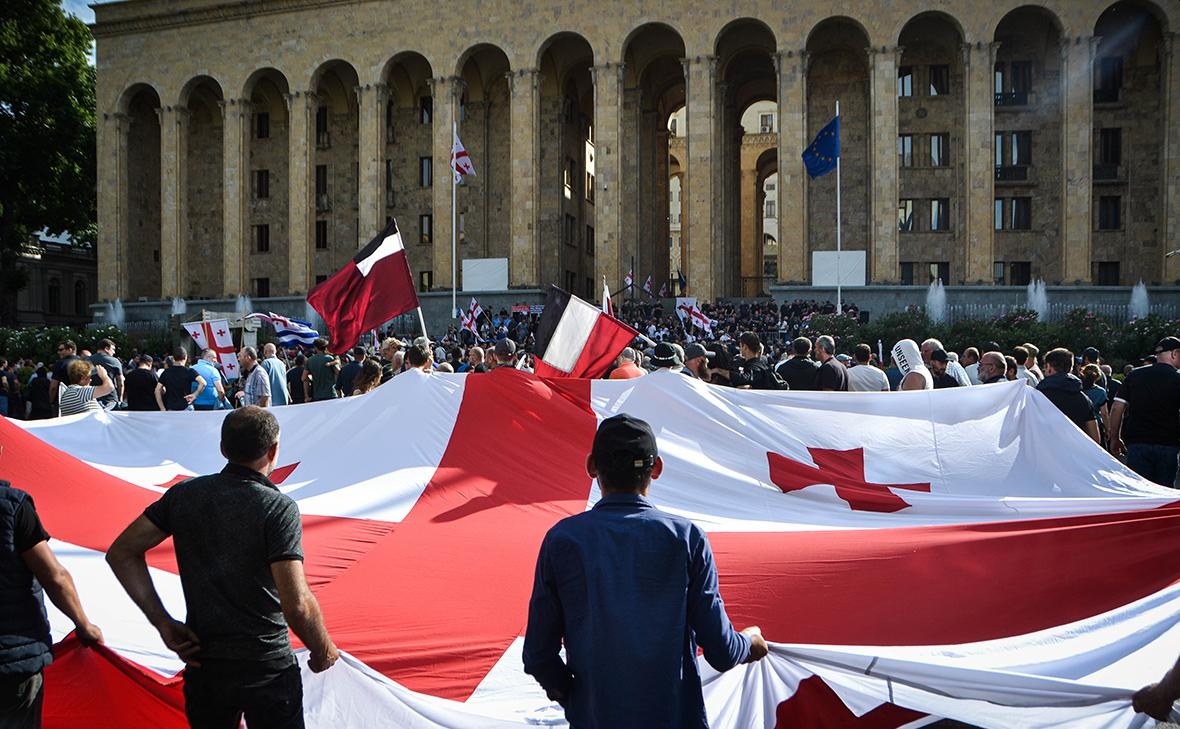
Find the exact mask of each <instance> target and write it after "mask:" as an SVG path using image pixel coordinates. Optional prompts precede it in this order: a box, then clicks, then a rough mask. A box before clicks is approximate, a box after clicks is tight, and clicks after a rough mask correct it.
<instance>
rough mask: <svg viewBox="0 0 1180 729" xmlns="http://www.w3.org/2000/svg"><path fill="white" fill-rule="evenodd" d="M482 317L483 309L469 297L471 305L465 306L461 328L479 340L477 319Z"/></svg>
mask: <svg viewBox="0 0 1180 729" xmlns="http://www.w3.org/2000/svg"><path fill="white" fill-rule="evenodd" d="M481 316H483V307H481V306H480V305H479V302H478V301H476V300H475V297H474V296H472V297H471V303H470V304H468V305H467V311H466V312H464V313H463V328H464V329H466V330H467V331H469V332H471V333H472V334H474V335H475V338H476V339H479V318H480V317H481Z"/></svg>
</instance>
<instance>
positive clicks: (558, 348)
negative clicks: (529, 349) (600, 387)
mask: <svg viewBox="0 0 1180 729" xmlns="http://www.w3.org/2000/svg"><path fill="white" fill-rule="evenodd" d="M637 336H639V332H637V331H635V330H634V329H632V328H631V327H629V326H627V325H626V324H624V323H623V322H621V321H619V320H618V319H616V318H614V317H613V316H609V315H607V314H604V313H603V312H602V310H600V309H599V308H598V307H596V306H594V305H593V304H589V303H587V302H585V301H582V300H581V299H579V298H578V297H577V296H574V295H572V294H570V293H569V292H566V291H562V290H561V289H559V288H557V287H556V286H551V287H550V288H549V296H548V297H547V298H546V299H545V312H544V313H543V314H541V321H540V322H538V323H537V335H536V337H537V339H536V341H537V348H536V351H535V352H534V354H535V355H536V360H537V361H536V363H535V366H534V368H533V370H534V371H535V372H536V373H537V374H538V375H542V376H544V377H601V376H602V375H603V374H605V373H606V371H607V369H609V368H610V366H611V365H612V364H613V363H614V361H615V358H616V357H618V356H619V352H622V351H623V348H624V347H626V346H627V345H628V344H630V343H631V342H632V341H633V340H634V339H635V337H637Z"/></svg>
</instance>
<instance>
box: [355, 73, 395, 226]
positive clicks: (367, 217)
mask: <svg viewBox="0 0 1180 729" xmlns="http://www.w3.org/2000/svg"><path fill="white" fill-rule="evenodd" d="M356 100H357V108H358V117H359V122H358V123H359V125H360V129H359V134H358V139H359V142H360V146H359V149H358V150H357V163H358V165H359V168H360V169H359V171H358V179H357V184H358V185H359V189H358V190H357V220H358V222H359V226H358V227H359V230H358V231H357V248H361V247H363V246H364V245H365V244H366V243H368V242H369V241H370V240H371V239H372V238H373V236H375V235H377V233H378V232H380V231H381V229H382V228H384V227H385V105H386V103H388V101H389V87H388V86H386V85H385V84H381V83H378V84H365V85H363V86H358V87H356Z"/></svg>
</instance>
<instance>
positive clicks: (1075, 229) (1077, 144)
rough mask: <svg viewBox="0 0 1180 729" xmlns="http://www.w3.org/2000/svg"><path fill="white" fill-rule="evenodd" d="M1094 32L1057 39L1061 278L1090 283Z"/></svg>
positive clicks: (1092, 212)
mask: <svg viewBox="0 0 1180 729" xmlns="http://www.w3.org/2000/svg"><path fill="white" fill-rule="evenodd" d="M1098 41H1099V39H1098V38H1095V37H1085V36H1079V37H1077V38H1067V39H1065V40H1063V41H1062V42H1061V116H1062V119H1061V278H1062V280H1063V281H1064V282H1065V283H1074V282H1078V283H1089V281H1090V258H1091V231H1092V230H1093V227H1094V224H1093V219H1094V218H1093V216H1094V211H1093V205H1092V204H1091V199H1092V197H1093V190H1094V181H1093V177H1094V130H1093V128H1092V127H1093V119H1094V72H1093V59H1094V51H1095V50H1096V49H1097V47H1098Z"/></svg>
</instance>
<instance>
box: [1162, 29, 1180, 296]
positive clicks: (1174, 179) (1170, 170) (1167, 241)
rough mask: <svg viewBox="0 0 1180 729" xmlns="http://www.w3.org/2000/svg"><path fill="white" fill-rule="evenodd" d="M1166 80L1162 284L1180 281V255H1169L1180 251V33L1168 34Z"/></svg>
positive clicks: (1163, 57)
mask: <svg viewBox="0 0 1180 729" xmlns="http://www.w3.org/2000/svg"><path fill="white" fill-rule="evenodd" d="M1160 60H1161V62H1162V63H1161V70H1162V71H1163V74H1162V75H1163V78H1162V79H1160V81H1161V84H1160V86H1161V88H1162V90H1163V93H1162V94H1161V95H1160V104H1161V106H1162V108H1161V112H1162V117H1163V118H1162V119H1161V122H1162V123H1163V125H1164V126H1163V135H1162V137H1163V138H1162V140H1161V141H1162V142H1163V144H1162V145H1161V147H1160V149H1161V150H1163V155H1162V156H1161V157H1160V187H1161V189H1160V198H1161V203H1160V206H1161V208H1162V209H1161V210H1160V211H1159V220H1160V226H1159V238H1160V243H1161V247H1160V255H1161V256H1163V258H1162V259H1161V260H1162V261H1163V263H1162V264H1161V270H1162V271H1163V274H1162V276H1161V279H1162V283H1165V284H1166V283H1171V282H1173V281H1176V280H1177V279H1180V256H1172V257H1171V258H1167V254H1168V253H1170V252H1171V251H1174V250H1176V249H1177V248H1180V33H1166V34H1164V42H1163V53H1162V54H1161V58H1160Z"/></svg>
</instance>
